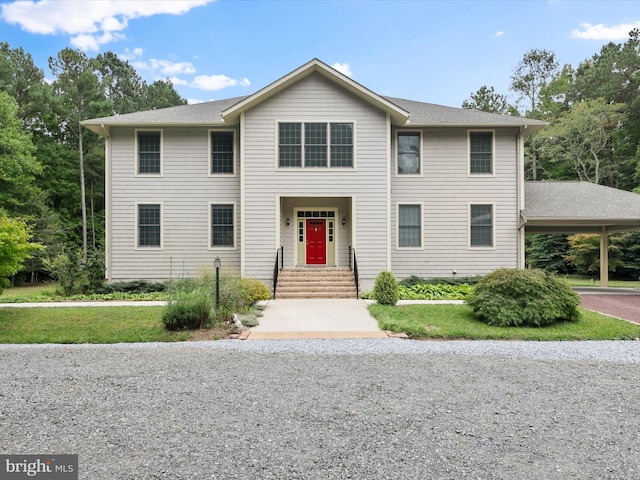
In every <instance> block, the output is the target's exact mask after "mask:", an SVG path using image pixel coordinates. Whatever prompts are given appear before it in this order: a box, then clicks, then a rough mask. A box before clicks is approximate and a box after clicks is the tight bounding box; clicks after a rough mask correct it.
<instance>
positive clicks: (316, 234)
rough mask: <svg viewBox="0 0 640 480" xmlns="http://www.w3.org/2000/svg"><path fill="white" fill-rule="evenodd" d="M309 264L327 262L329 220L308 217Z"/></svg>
mask: <svg viewBox="0 0 640 480" xmlns="http://www.w3.org/2000/svg"><path fill="white" fill-rule="evenodd" d="M306 233H307V265H325V264H326V263H327V221H326V220H324V219H318V218H316V219H307V232H306Z"/></svg>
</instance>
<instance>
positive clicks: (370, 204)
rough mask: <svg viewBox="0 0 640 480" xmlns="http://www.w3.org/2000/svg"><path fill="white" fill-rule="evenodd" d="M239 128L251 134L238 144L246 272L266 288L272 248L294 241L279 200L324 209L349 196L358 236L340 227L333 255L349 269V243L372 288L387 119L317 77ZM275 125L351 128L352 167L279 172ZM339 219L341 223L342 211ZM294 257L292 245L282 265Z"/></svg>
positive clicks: (382, 226)
mask: <svg viewBox="0 0 640 480" xmlns="http://www.w3.org/2000/svg"><path fill="white" fill-rule="evenodd" d="M244 122H245V129H246V132H248V133H247V134H246V135H245V136H244V139H243V141H244V154H245V164H244V165H245V185H244V191H245V199H244V200H245V203H244V212H245V229H246V230H245V235H246V238H245V244H244V254H245V256H246V257H245V258H246V261H245V265H246V268H245V272H244V274H245V275H246V276H251V277H256V278H260V279H262V280H264V281H267V282H269V283H270V279H271V274H272V272H273V264H274V259H275V253H276V249H277V248H278V247H279V246H280V245H282V244H283V243H287V244H291V242H290V240H287V236H291V237H292V235H293V234H292V233H291V229H292V227H290V228H289V229H287V228H283V227H282V225H284V223H283V222H284V219H283V218H282V216H284V215H288V214H289V211H288V210H287V211H286V212H284V211H283V212H282V215H281V211H280V204H279V199H280V198H292V197H322V198H323V202H324V203H323V204H326V206H336V205H337V203H336V202H335V201H333V199H332V198H331V197H338V198H341V199H342V198H345V199H346V198H348V199H352V198H354V199H355V200H354V202H353V204H354V208H355V211H354V212H351V214H350V215H349V216H348V217H347V220H348V222H349V223H351V222H352V221H353V217H354V216H355V218H357V222H358V227H357V231H356V237H355V238H352V239H349V238H348V236H349V233H350V229H349V228H343V227H342V225H341V224H340V225H339V226H338V230H339V245H338V247H339V251H338V252H337V255H338V258H339V259H340V263H341V264H344V262H346V263H347V264H348V257H347V256H348V248H349V244H351V243H352V244H354V245H355V246H356V248H357V255H358V262H359V267H360V273H361V275H362V277H363V281H364V282H365V284H366V283H367V282H370V283H372V282H373V279H374V278H375V276H376V275H377V273H378V272H379V271H380V270H382V269H384V268H385V267H386V252H387V247H386V242H387V234H388V232H387V231H386V223H387V215H388V211H387V201H386V188H387V186H386V185H387V154H386V152H387V147H386V145H387V133H386V115H385V114H384V113H383V112H381V111H380V110H377V109H375V108H373V107H371V106H370V105H368V104H366V103H364V102H363V101H361V100H360V99H358V98H356V97H354V96H352V95H351V94H349V93H348V92H346V91H344V90H343V89H341V88H339V87H337V86H336V85H335V84H333V83H331V82H328V81H327V80H325V79H324V78H323V77H322V76H321V75H319V74H312V75H310V76H309V77H307V78H305V79H303V80H301V81H300V82H298V83H296V84H295V85H293V86H291V87H290V88H288V89H287V90H285V91H283V92H281V93H279V94H277V95H275V96H274V97H272V98H271V99H269V100H267V101H265V102H264V103H262V104H261V105H259V106H258V107H256V108H254V109H252V110H250V111H248V112H247V113H246V114H245V118H244ZM278 122H351V123H353V125H354V168H333V169H332V168H316V169H314V168H302V169H295V168H287V169H280V168H277V158H278ZM341 202H342V204H345V203H346V202H345V201H344V200H342V201H341ZM294 203H295V202H294ZM337 206H338V207H340V205H337ZM293 207H294V205H291V206H287V208H293ZM339 216H340V220H341V219H342V211H340V213H339ZM292 223H293V217H292ZM276 226H279V230H280V238H278V237H277V229H276ZM350 240H351V241H350ZM294 253H295V251H294V249H293V245H291V247H289V248H287V249H286V250H285V265H292V264H293V262H294V258H293V255H294Z"/></svg>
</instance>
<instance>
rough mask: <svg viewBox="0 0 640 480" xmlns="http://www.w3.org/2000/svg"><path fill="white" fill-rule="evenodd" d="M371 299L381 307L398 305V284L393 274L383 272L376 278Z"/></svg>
mask: <svg viewBox="0 0 640 480" xmlns="http://www.w3.org/2000/svg"><path fill="white" fill-rule="evenodd" d="M373 298H374V299H375V300H376V301H377V302H378V303H379V304H381V305H395V304H396V303H398V299H399V298H400V297H399V293H398V282H397V280H396V277H394V276H393V273H391V272H389V271H386V270H385V271H383V272H380V273H379V274H378V276H377V277H376V282H375V284H374V286H373Z"/></svg>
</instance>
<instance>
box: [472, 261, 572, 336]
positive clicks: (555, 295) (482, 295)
mask: <svg viewBox="0 0 640 480" xmlns="http://www.w3.org/2000/svg"><path fill="white" fill-rule="evenodd" d="M467 304H468V305H469V306H471V308H472V309H473V315H474V317H475V318H476V319H478V320H480V321H482V322H485V323H488V324H489V325H494V326H501V327H507V326H537V327H541V326H545V325H550V324H552V323H555V322H557V321H560V320H565V321H577V320H578V319H579V317H580V313H579V311H578V305H580V297H579V296H578V294H577V293H575V292H574V291H573V290H571V288H570V287H569V285H568V284H567V283H565V282H564V281H563V280H561V279H560V278H558V277H556V276H554V275H552V274H548V273H546V272H544V271H542V270H515V269H506V268H503V269H500V270H496V271H495V272H492V273H490V274H489V275H487V276H486V277H485V278H484V279H483V280H482V281H480V282H479V283H478V284H477V285H476V287H475V291H474V293H472V294H471V295H470V296H469V297H468V298H467Z"/></svg>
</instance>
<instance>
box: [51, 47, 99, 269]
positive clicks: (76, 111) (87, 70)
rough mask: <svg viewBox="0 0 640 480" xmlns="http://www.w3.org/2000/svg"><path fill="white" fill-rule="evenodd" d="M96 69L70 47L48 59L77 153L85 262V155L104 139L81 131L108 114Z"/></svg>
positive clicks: (64, 129) (60, 112) (63, 125)
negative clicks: (87, 121) (84, 125)
mask: <svg viewBox="0 0 640 480" xmlns="http://www.w3.org/2000/svg"><path fill="white" fill-rule="evenodd" d="M94 67H95V62H94V61H92V60H91V59H89V58H87V56H86V55H85V54H84V53H82V52H81V51H79V50H72V49H70V48H65V49H64V50H61V51H60V52H59V53H58V56H57V57H56V58H53V57H51V58H49V68H50V69H51V71H52V72H53V74H54V75H55V76H56V77H57V78H56V81H55V82H54V84H53V91H54V93H55V94H56V98H57V100H58V101H57V102H56V104H55V111H56V113H57V116H58V118H59V124H60V133H61V136H62V138H63V139H64V141H65V143H67V145H69V146H71V147H73V148H74V150H76V151H77V152H78V160H79V170H80V172H79V173H80V207H81V214H82V252H83V258H84V259H86V256H87V250H88V241H87V231H88V227H87V200H86V197H87V196H86V185H87V183H86V177H85V154H86V153H87V152H88V151H91V150H93V149H94V147H95V144H96V143H99V142H101V140H100V139H99V138H98V137H97V136H96V135H95V134H93V133H92V132H90V131H87V130H85V129H84V128H82V126H81V125H80V122H81V121H82V120H85V119H87V118H93V117H100V116H102V115H105V114H108V113H109V102H108V101H107V99H106V98H105V95H104V90H102V89H101V88H100V83H99V80H98V77H97V75H96V73H95V70H94Z"/></svg>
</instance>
